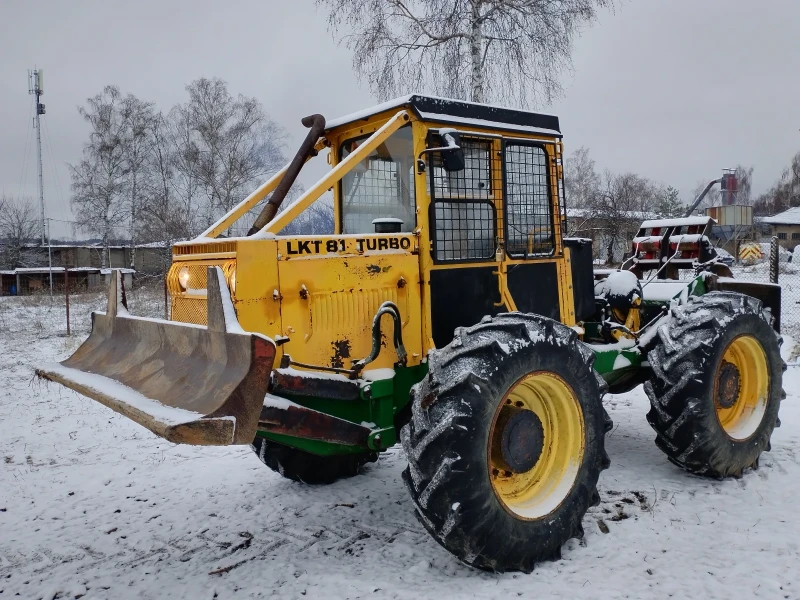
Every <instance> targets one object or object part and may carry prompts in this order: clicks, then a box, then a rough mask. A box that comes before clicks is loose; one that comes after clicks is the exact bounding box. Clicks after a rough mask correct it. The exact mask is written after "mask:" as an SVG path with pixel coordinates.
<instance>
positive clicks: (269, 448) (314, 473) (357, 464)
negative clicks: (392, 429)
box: [251, 437, 378, 484]
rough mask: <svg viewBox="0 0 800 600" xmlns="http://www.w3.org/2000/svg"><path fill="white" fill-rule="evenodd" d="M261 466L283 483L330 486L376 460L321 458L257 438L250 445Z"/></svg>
mask: <svg viewBox="0 0 800 600" xmlns="http://www.w3.org/2000/svg"><path fill="white" fill-rule="evenodd" d="M251 448H252V449H253V452H255V453H256V455H257V456H258V458H259V459H261V462H263V463H264V464H265V465H267V466H268V467H269V468H270V469H272V470H273V471H275V472H276V473H280V474H281V475H282V476H283V477H285V478H286V479H291V480H293V481H300V482H302V483H310V484H320V483H333V482H334V481H336V480H337V479H345V478H347V477H353V476H355V475H358V474H359V473H360V472H361V467H363V466H364V465H365V464H366V463H368V462H375V461H376V460H378V455H377V453H375V452H364V453H362V454H340V455H334V456H320V455H318V454H311V453H310V452H305V451H304V450H299V449H297V448H292V447H290V446H285V445H283V444H278V443H276V442H272V441H270V440H266V439H264V438H262V437H257V438H256V439H255V440H253V443H252V445H251Z"/></svg>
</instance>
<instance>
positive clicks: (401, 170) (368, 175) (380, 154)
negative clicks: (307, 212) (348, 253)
mask: <svg viewBox="0 0 800 600" xmlns="http://www.w3.org/2000/svg"><path fill="white" fill-rule="evenodd" d="M368 137H369V136H368V135H366V136H361V137H359V138H355V139H351V140H347V141H346V142H344V143H343V144H342V146H341V157H342V158H343V159H344V158H345V157H346V156H347V155H348V154H350V153H351V152H353V151H354V150H355V149H356V148H358V147H359V146H360V145H361V144H362V143H364V141H365V140H366V139H367V138H368ZM340 185H341V188H340V190H341V202H342V211H341V214H342V233H374V232H375V226H374V225H373V223H372V222H373V220H375V219H382V218H387V217H388V218H394V219H400V220H401V221H403V224H402V225H401V227H400V230H401V231H404V232H409V231H413V230H414V228H415V227H416V225H417V214H416V199H415V197H414V153H413V147H412V137H411V127H410V126H406V127H403V128H402V129H399V130H397V131H396V132H395V133H394V134H392V136H391V137H389V139H388V140H386V141H385V142H384V143H383V144H381V145H380V146H378V147H377V148H376V149H375V150H373V151H372V152H371V153H370V154H369V156H368V157H367V158H366V159H365V160H364V161H362V162H360V163H358V164H357V165H356V166H355V167H354V168H353V169H352V170H351V171H350V172H349V173H346V174H345V176H344V177H343V178H342V181H341V184H340Z"/></svg>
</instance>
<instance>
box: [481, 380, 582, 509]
mask: <svg viewBox="0 0 800 600" xmlns="http://www.w3.org/2000/svg"><path fill="white" fill-rule="evenodd" d="M520 411H531V412H532V413H533V414H534V415H535V416H536V418H538V422H539V423H540V427H539V424H537V425H536V429H538V431H539V433H537V436H539V435H540V436H541V443H539V444H537V449H536V452H535V455H534V456H532V457H529V458H530V460H529V462H531V463H534V464H532V466H530V468H528V469H527V470H524V471H522V472H513V471H512V470H510V468H509V464H508V462H507V461H506V460H504V455H503V453H502V450H501V439H502V438H503V435H504V431H505V428H507V427H508V425H507V423H510V421H509V420H508V419H507V415H508V413H509V412H513V414H519V413H520ZM525 416H527V417H528V418H529V419H533V418H534V417H532V416H531V415H530V414H529V413H528V414H526V415H525ZM528 429H530V427H529V428H528ZM524 433H525V432H523V435H524ZM507 435H508V434H507ZM584 439H585V433H584V422H583V411H582V410H581V406H580V403H579V402H578V398H577V396H576V395H575V392H574V391H573V390H572V388H571V387H570V386H569V385H568V384H567V383H566V382H565V381H564V380H563V379H561V377H559V376H558V375H556V374H555V373H552V372H549V371H537V372H534V373H530V374H528V375H526V376H524V377H522V378H521V379H519V380H518V381H517V382H516V383H515V384H514V385H512V386H511V389H510V390H509V391H508V393H507V394H506V396H505V397H504V398H503V401H502V402H501V404H500V406H499V407H498V409H497V411H496V412H495V415H494V419H493V421H492V428H491V430H490V434H489V445H488V453H489V461H488V467H489V479H490V481H491V483H492V488H493V489H494V492H495V495H496V496H497V498H498V499H499V500H500V502H501V503H502V504H503V506H504V508H505V509H506V510H507V511H509V512H511V513H513V514H514V515H516V516H517V517H521V518H523V519H526V520H534V519H540V518H542V517H544V516H546V515H548V514H550V513H552V512H553V511H554V510H555V509H557V508H558V507H559V506H560V505H561V503H562V502H563V501H564V499H565V498H566V497H567V496H568V495H569V493H570V491H572V487H573V485H574V484H575V479H576V478H577V476H578V471H579V470H580V466H581V464H582V462H583V453H584ZM537 441H538V440H537ZM515 464H518V463H515Z"/></svg>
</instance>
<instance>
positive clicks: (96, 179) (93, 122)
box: [69, 78, 287, 261]
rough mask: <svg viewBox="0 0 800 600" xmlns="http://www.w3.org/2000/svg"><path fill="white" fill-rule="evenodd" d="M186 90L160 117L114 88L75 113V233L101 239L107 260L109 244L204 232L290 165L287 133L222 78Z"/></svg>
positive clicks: (168, 240)
mask: <svg viewBox="0 0 800 600" xmlns="http://www.w3.org/2000/svg"><path fill="white" fill-rule="evenodd" d="M186 92H187V95H188V98H187V100H186V101H185V102H183V103H181V104H177V105H176V106H173V107H172V108H171V109H170V110H168V111H166V112H165V111H162V110H160V109H159V108H157V107H156V106H155V104H154V103H152V102H147V101H145V100H142V99H140V98H138V97H137V96H135V95H133V94H126V95H123V94H122V92H120V90H119V88H118V87H116V86H113V85H112V86H107V87H105V88H104V89H103V91H102V93H100V94H97V95H96V96H94V97H92V98H89V99H88V100H87V101H86V105H85V106H81V107H79V108H78V111H79V112H80V114H81V115H82V116H83V118H84V119H85V120H86V122H87V123H88V124H89V127H90V131H89V139H88V141H87V142H86V143H85V144H84V147H83V157H82V159H81V160H80V162H78V163H77V164H74V165H69V170H70V174H71V178H72V185H71V190H72V195H71V199H70V200H71V205H72V211H73V214H74V217H75V221H76V223H77V225H76V227H77V229H79V230H80V231H82V232H83V233H85V234H90V235H93V236H96V237H97V238H100V239H101V240H103V246H104V249H105V250H106V251H105V252H104V253H103V254H104V260H105V259H106V257H107V255H108V252H107V248H108V245H109V242H110V241H111V240H113V239H126V240H130V242H131V244H132V245H135V244H140V243H146V242H155V241H158V242H165V247H166V248H169V247H170V246H171V244H172V243H173V242H174V241H176V240H182V239H187V238H190V237H192V236H195V235H197V234H199V233H201V232H202V231H203V230H204V229H206V228H207V227H208V226H209V225H211V224H212V223H213V222H215V221H216V220H217V219H218V218H219V217H220V216H222V215H223V214H224V213H225V212H227V211H228V210H230V209H231V208H232V207H233V206H235V205H236V204H237V203H239V202H240V201H241V200H243V199H244V198H246V197H247V196H248V195H249V194H250V193H251V192H252V191H253V190H254V189H255V188H256V187H257V186H258V185H259V184H260V183H262V182H263V181H264V180H265V179H266V178H267V177H269V175H270V174H272V173H274V172H275V171H277V170H278V169H280V168H281V167H282V166H283V165H284V164H285V163H286V162H287V159H286V155H285V151H286V139H287V135H286V132H285V131H284V129H283V128H281V127H280V126H279V125H278V124H277V123H275V122H274V121H273V120H272V119H271V118H270V117H269V115H267V114H266V112H265V111H264V108H263V106H262V105H261V103H260V102H259V101H258V100H257V99H255V98H249V97H246V96H243V95H238V96H234V95H232V94H231V93H230V92H229V91H228V87H227V85H226V83H225V82H224V81H222V80H220V79H205V78H202V79H198V80H196V81H193V82H192V83H190V84H189V85H187V86H186ZM247 226H249V224H248V225H247ZM243 227H245V228H246V226H243ZM229 233H230V234H232V235H241V234H243V233H244V232H242V231H238V230H236V231H230V232H229ZM166 259H167V260H168V257H166ZM131 260H132V261H133V260H134V258H133V256H132V257H131Z"/></svg>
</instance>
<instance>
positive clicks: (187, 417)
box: [42, 363, 234, 425]
mask: <svg viewBox="0 0 800 600" xmlns="http://www.w3.org/2000/svg"><path fill="white" fill-rule="evenodd" d="M42 371H44V372H46V373H48V374H50V373H52V374H54V375H59V376H61V377H63V378H64V379H69V380H71V381H74V382H75V383H77V384H79V385H82V386H85V387H86V388H89V389H90V390H94V391H95V392H97V393H98V394H102V395H103V396H107V397H110V398H115V399H117V400H119V401H120V402H123V403H125V404H127V405H128V406H130V407H132V408H134V409H136V410H137V411H140V412H142V413H144V414H146V415H150V416H151V417H153V418H154V419H155V420H157V421H159V422H160V423H163V424H165V425H181V424H183V423H189V422H191V421H196V420H198V419H201V418H203V416H204V415H201V414H200V413H198V412H194V411H192V410H186V409H183V408H174V407H172V406H166V405H164V404H161V402H159V401H158V400H153V399H152V398H148V397H147V396H144V395H142V394H140V393H139V392H137V391H136V390H134V389H132V388H129V387H128V386H127V385H124V384H122V383H120V382H119V381H116V380H114V379H111V378H109V377H104V376H103V375H96V374H94V373H84V372H83V371H79V370H77V369H71V368H70V367H65V366H64V365H62V364H60V363H49V364H46V365H44V366H43V367H42ZM230 418H231V419H233V418H234V417H230Z"/></svg>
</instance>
